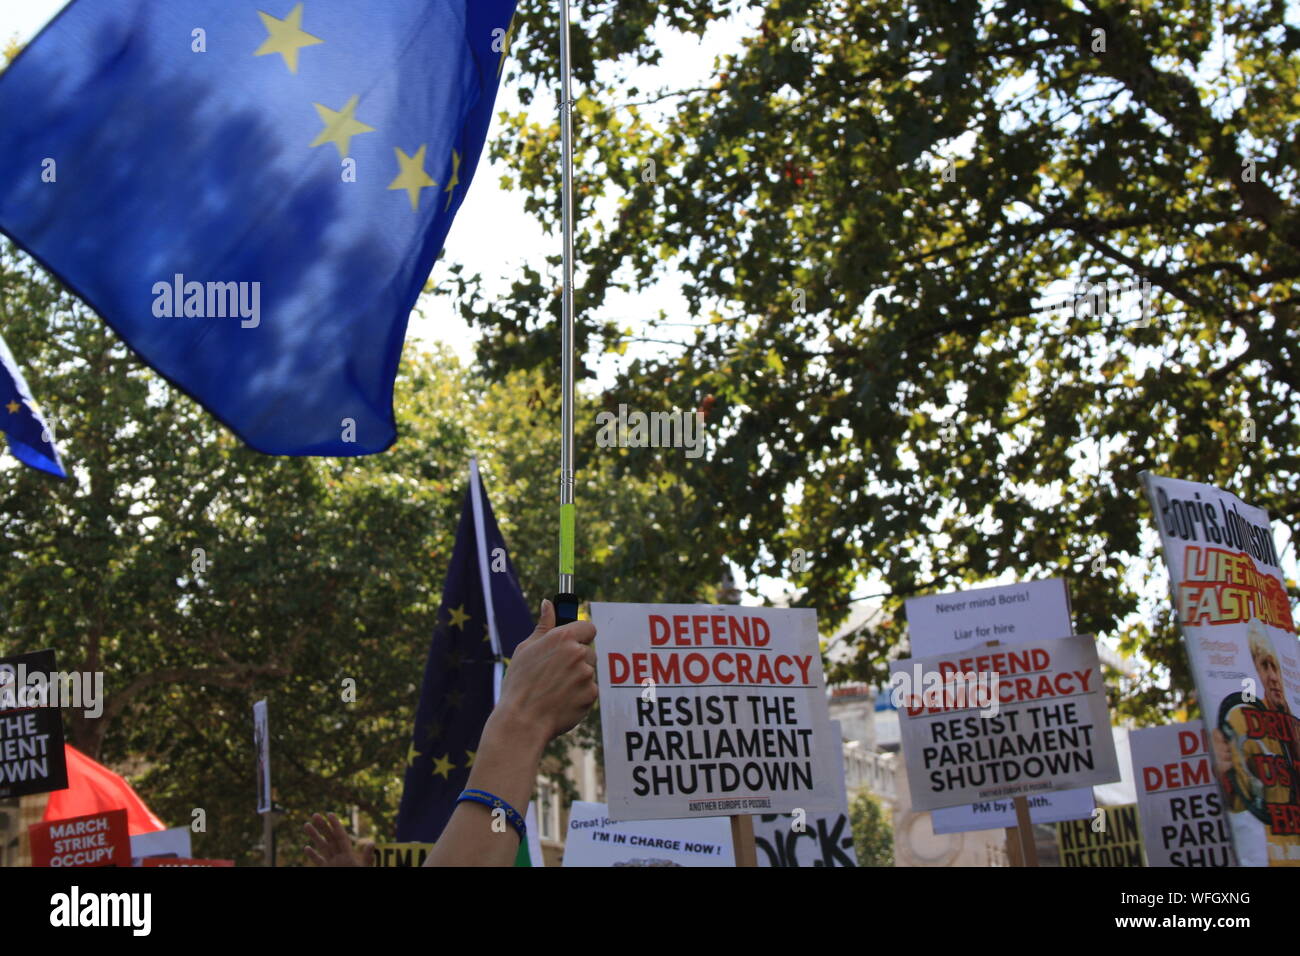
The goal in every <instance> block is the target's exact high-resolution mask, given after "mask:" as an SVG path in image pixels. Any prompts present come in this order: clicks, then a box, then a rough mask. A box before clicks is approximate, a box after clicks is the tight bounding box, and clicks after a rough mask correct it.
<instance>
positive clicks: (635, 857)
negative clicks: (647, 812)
mask: <svg viewBox="0 0 1300 956" xmlns="http://www.w3.org/2000/svg"><path fill="white" fill-rule="evenodd" d="M735 862H736V858H735V853H734V851H733V850H732V847H731V821H730V820H727V819H725V818H723V817H701V818H700V819H697V820H637V821H634V822H627V823H619V822H616V821H614V820H611V819H610V818H609V816H608V808H607V807H606V806H605V804H603V803H586V802H583V801H581V800H578V801H575V802H574V803H573V806H572V807H571V808H570V809H569V832H568V834H567V836H566V839H565V843H564V862H563V864H562V865H563V866H734V865H735Z"/></svg>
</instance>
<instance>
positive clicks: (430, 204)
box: [0, 0, 515, 455]
mask: <svg viewBox="0 0 1300 956" xmlns="http://www.w3.org/2000/svg"><path fill="white" fill-rule="evenodd" d="M514 8H515V0H365V2H360V0H219V2H218V0H73V2H72V3H70V4H69V5H68V6H67V7H66V8H65V9H64V10H63V11H62V12H61V13H60V14H59V15H58V16H57V17H55V19H54V20H53V21H52V22H51V23H50V24H49V25H48V26H47V27H46V28H45V29H44V30H43V31H42V32H41V33H40V34H39V35H38V36H37V37H36V38H35V39H34V40H32V42H31V43H30V44H29V45H28V46H27V47H26V48H25V49H24V50H23V51H22V52H21V53H20V54H19V55H18V57H17V58H16V59H15V60H14V62H13V63H12V64H11V65H10V66H9V68H8V69H7V70H5V71H4V72H3V73H0V230H2V231H3V232H4V233H5V234H6V235H8V236H9V237H10V238H11V239H13V241H14V242H16V243H17V244H18V245H19V246H21V247H22V248H23V249H24V250H26V251H27V252H28V253H30V254H31V255H32V256H33V257H34V258H36V259H37V260H38V261H39V262H40V263H41V264H42V265H44V266H45V267H46V268H47V269H48V270H50V271H51V272H52V273H54V275H56V276H57V277H58V278H59V279H60V280H62V281H63V282H64V284H66V285H67V286H68V287H69V288H71V289H72V290H73V291H74V292H76V293H77V294H78V295H79V296H80V297H81V298H83V299H84V300H85V301H86V302H87V303H88V304H89V305H90V306H91V307H92V308H94V309H95V311H96V312H98V313H99V315H100V316H102V317H103V319H104V320H105V321H106V322H108V324H109V325H111V326H112V327H113V328H114V329H115V330H116V331H117V333H118V334H119V335H121V337H122V338H123V339H125V340H126V342H127V344H129V345H130V346H131V348H132V349H134V350H135V351H136V352H137V353H138V354H139V355H140V356H141V358H143V359H144V360H145V361H146V362H147V363H148V364H149V365H151V366H153V367H154V368H155V369H157V370H158V371H159V372H160V373H161V374H162V375H164V376H165V377H166V378H167V379H168V380H170V381H171V382H173V383H174V384H175V385H177V386H178V387H180V388H181V389H183V390H184V391H186V392H188V393H189V394H190V395H192V396H193V397H194V398H196V399H197V400H198V401H199V402H201V403H202V404H203V405H205V406H206V407H207V408H208V409H209V410H211V411H212V413H213V414H215V415H216V416H217V417H218V418H220V419H221V420H222V421H223V422H225V423H226V424H227V425H228V426H229V427H230V428H231V429H233V430H234V431H235V432H236V433H237V434H238V435H239V436H240V437H241V438H242V439H243V440H244V441H245V442H247V443H248V444H249V445H250V446H252V447H253V448H255V449H257V450H259V451H263V452H267V453H270V454H288V455H362V454H369V453H372V452H378V451H382V450H384V449H385V448H387V447H388V446H389V445H391V444H392V443H393V441H394V439H395V437H396V425H395V422H394V418H393V408H392V392H393V379H394V377H395V375H396V372H397V366H398V360H399V358H400V356H401V351H402V342H403V340H404V338H405V334H406V323H407V317H408V316H409V314H410V312H411V309H412V307H413V306H414V305H415V302H416V299H417V297H418V296H419V294H420V292H421V290H422V288H423V286H424V283H425V280H426V279H427V278H428V276H429V273H430V271H431V270H432V268H433V263H434V260H435V259H436V258H437V257H438V255H439V252H440V251H441V249H442V244H443V240H444V238H445V237H446V235H447V230H448V228H449V227H450V226H451V222H452V218H453V217H454V216H455V214H456V211H457V209H458V208H459V206H460V204H461V202H462V200H463V199H464V196H465V190H466V189H467V188H468V187H469V184H470V180H471V178H472V176H473V172H474V168H475V166H476V164H477V163H478V159H479V154H480V153H481V151H482V148H483V142H484V139H485V137H486V135H487V129H488V124H489V122H490V120H491V116H492V107H493V101H494V99H495V96H496V90H497V85H498V80H499V77H500V75H501V71H502V65H503V62H504V58H505V56H506V54H507V52H508V45H509V40H510V36H511V30H512V26H511V24H512V18H513V15H514Z"/></svg>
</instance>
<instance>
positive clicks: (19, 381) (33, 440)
mask: <svg viewBox="0 0 1300 956" xmlns="http://www.w3.org/2000/svg"><path fill="white" fill-rule="evenodd" d="M0 431H3V432H4V433H5V434H6V435H8V436H9V450H10V451H12V452H13V453H14V457H15V458H17V459H18V460H19V461H21V462H22V463H23V464H24V465H30V466H31V467H32V468H39V469H40V470H41V471H48V472H49V473H50V474H51V475H58V476H59V477H60V478H66V477H67V475H66V474H64V472H63V465H62V464H61V463H60V462H59V450H58V449H57V448H55V447H54V434H53V433H52V432H51V431H50V428H49V426H48V425H46V423H45V419H44V418H42V417H41V412H40V409H39V407H37V405H36V400H35V399H33V398H32V390H31V389H30V388H28V387H27V381H26V379H24V378H23V373H22V371H21V370H19V368H18V363H17V362H15V361H14V356H13V353H12V352H10V351H9V346H8V345H6V344H5V340H4V339H2V338H0Z"/></svg>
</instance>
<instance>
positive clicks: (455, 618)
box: [388, 186, 469, 630]
mask: <svg viewBox="0 0 1300 956" xmlns="http://www.w3.org/2000/svg"><path fill="white" fill-rule="evenodd" d="M388 188H389V189H392V188H393V187H392V186H389V187H388ZM448 613H450V614H451V626H452V627H459V628H461V629H462V630H464V628H465V622H466V621H468V620H469V615H468V614H466V613H465V605H463V604H461V605H459V606H458V607H454V608H452V609H451V611H450V612H448Z"/></svg>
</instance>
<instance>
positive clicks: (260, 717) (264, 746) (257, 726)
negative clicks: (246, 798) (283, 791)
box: [253, 698, 271, 813]
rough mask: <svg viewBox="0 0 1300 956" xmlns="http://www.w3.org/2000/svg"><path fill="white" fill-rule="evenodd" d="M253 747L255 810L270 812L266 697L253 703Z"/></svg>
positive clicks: (269, 729)
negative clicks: (255, 773) (255, 787)
mask: <svg viewBox="0 0 1300 956" xmlns="http://www.w3.org/2000/svg"><path fill="white" fill-rule="evenodd" d="M253 749H254V753H255V756H256V758H257V812H258V813H270V812H271V728H270V718H269V717H268V716H267V712H266V699H265V698H263V699H262V700H259V701H258V702H257V703H255V704H253Z"/></svg>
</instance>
